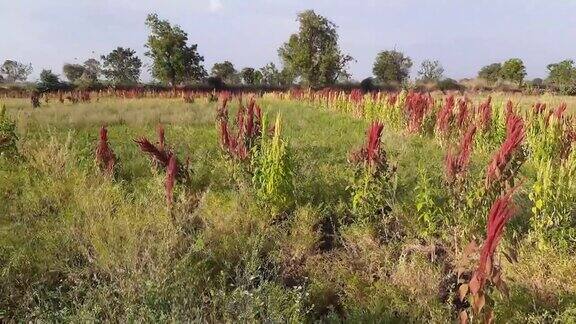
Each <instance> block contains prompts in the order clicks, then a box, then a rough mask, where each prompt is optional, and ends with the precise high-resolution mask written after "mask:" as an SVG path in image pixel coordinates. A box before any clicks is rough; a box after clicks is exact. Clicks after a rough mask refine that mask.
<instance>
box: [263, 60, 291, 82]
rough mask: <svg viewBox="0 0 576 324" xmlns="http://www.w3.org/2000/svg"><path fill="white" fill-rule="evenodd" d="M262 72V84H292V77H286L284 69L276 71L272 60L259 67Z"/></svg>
mask: <svg viewBox="0 0 576 324" xmlns="http://www.w3.org/2000/svg"><path fill="white" fill-rule="evenodd" d="M260 73H261V74H262V84H265V85H268V86H280V85H289V84H292V81H293V80H292V79H286V78H285V77H286V76H287V75H286V74H287V73H285V72H284V71H278V68H277V67H276V65H275V64H274V63H272V62H270V63H268V64H266V66H264V67H262V68H261V69H260Z"/></svg>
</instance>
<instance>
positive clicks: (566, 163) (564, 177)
mask: <svg viewBox="0 0 576 324" xmlns="http://www.w3.org/2000/svg"><path fill="white" fill-rule="evenodd" d="M575 179H576V145H573V146H572V149H571V152H570V154H569V155H568V157H566V158H565V159H562V160H561V161H560V162H555V161H552V160H548V161H543V162H541V163H539V164H538V165H537V173H536V181H535V183H534V185H533V186H532V191H531V192H530V194H529V197H530V200H531V201H532V203H533V204H534V206H533V207H532V213H533V217H531V218H530V224H531V227H532V233H531V236H532V237H533V239H534V240H536V241H537V243H538V246H539V247H540V248H543V247H546V246H550V245H551V244H552V245H556V246H560V247H563V248H566V247H568V248H570V249H573V247H574V246H576V241H575V239H574V238H575V237H576V220H575V219H574V213H575V212H576V181H575Z"/></svg>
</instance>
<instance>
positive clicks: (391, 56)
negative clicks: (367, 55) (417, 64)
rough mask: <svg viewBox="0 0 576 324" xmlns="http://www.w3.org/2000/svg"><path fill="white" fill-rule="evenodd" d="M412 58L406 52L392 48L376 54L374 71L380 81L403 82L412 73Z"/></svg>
mask: <svg viewBox="0 0 576 324" xmlns="http://www.w3.org/2000/svg"><path fill="white" fill-rule="evenodd" d="M411 67H412V60H411V59H410V58H409V57H408V56H404V53H402V52H399V51H396V50H392V51H382V52H380V53H378V55H377V56H376V61H374V66H373V67H372V73H374V75H375V76H376V78H378V80H379V81H380V82H397V83H403V82H404V81H406V80H407V79H408V76H409V75H410V68H411Z"/></svg>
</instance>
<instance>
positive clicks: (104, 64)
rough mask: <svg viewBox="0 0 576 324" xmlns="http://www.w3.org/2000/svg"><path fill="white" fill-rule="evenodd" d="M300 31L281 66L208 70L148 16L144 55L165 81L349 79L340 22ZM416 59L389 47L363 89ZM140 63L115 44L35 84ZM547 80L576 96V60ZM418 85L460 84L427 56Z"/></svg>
mask: <svg viewBox="0 0 576 324" xmlns="http://www.w3.org/2000/svg"><path fill="white" fill-rule="evenodd" d="M297 21H298V22H299V29H298V32H296V33H294V34H292V35H290V37H289V38H288V40H287V41H286V42H285V43H284V44H283V45H282V46H281V47H280V48H279V49H278V56H279V58H280V61H281V66H280V67H277V66H276V65H275V64H274V63H272V62H270V63H268V64H266V65H265V66H263V67H261V68H254V67H244V68H242V69H240V70H237V69H236V67H235V66H234V64H233V63H232V62H230V61H224V62H220V63H215V64H214V65H213V66H212V68H211V69H210V73H208V72H207V71H206V69H205V67H204V57H203V56H202V55H200V54H199V52H198V45H197V44H189V43H190V42H189V39H188V34H187V33H186V32H185V31H184V30H182V28H180V26H178V25H173V24H171V23H170V22H169V21H167V20H163V19H160V18H159V17H158V15H156V14H149V15H148V16H147V18H146V21H145V25H146V27H147V28H148V30H149V36H148V40H147V43H146V45H145V47H146V52H145V56H146V57H148V58H149V59H150V60H151V65H150V66H149V71H150V73H151V75H152V77H153V78H154V80H155V82H157V83H159V84H161V85H165V86H171V87H175V86H179V85H192V84H205V85H208V86H210V87H213V88H218V87H223V86H224V85H226V84H228V85H238V84H242V85H256V86H258V85H264V86H280V87H286V86H290V85H293V84H303V85H307V86H311V87H325V86H332V85H335V84H338V83H347V82H350V74H349V73H348V64H349V63H350V62H351V61H353V60H354V59H353V57H352V56H350V55H348V54H346V53H343V52H342V50H341V49H340V46H339V44H338V33H337V28H338V27H337V26H336V24H334V23H333V22H332V21H330V20H328V19H327V18H326V17H323V16H321V15H319V14H317V13H315V12H314V11H313V10H307V11H304V12H301V13H299V14H298V16H297ZM412 66H413V62H412V59H411V58H410V57H408V56H407V55H405V54H404V53H402V52H401V51H399V50H396V49H393V50H385V51H381V52H379V53H378V54H377V55H376V59H375V61H374V64H373V68H372V73H373V75H374V77H369V78H366V79H364V80H363V81H362V82H361V86H362V87H364V88H375V87H378V86H382V85H393V86H404V85H406V84H407V83H408V82H409V81H410V70H411V68H412ZM142 67H143V63H142V60H141V59H140V58H139V57H138V56H137V55H136V52H135V51H134V50H133V49H130V48H124V47H117V48H116V49H114V50H113V51H111V52H110V53H108V54H107V55H102V56H100V57H99V58H90V59H88V60H86V61H85V62H84V63H83V64H70V63H66V64H64V66H63V68H62V72H63V75H64V77H65V78H66V80H67V82H63V81H61V80H60V77H59V76H58V75H56V74H55V73H53V72H52V71H51V70H42V72H41V73H40V79H39V81H38V83H37V88H38V89H39V90H40V91H45V90H54V89H57V88H59V87H62V86H63V85H67V86H74V87H78V88H90V87H94V86H95V85H111V86H133V85H136V84H139V82H140V74H141V71H142ZM547 68H548V77H547V78H546V79H545V80H542V79H535V80H532V81H531V82H529V83H530V84H531V85H532V86H536V87H544V86H546V87H549V88H552V89H554V90H557V91H559V92H561V93H564V94H576V66H575V65H574V61H573V60H564V61H561V62H559V63H553V64H550V65H548V67H547ZM31 73H32V65H31V64H24V63H20V62H17V61H15V60H6V61H5V62H4V63H3V64H2V65H1V66H0V83H17V82H24V81H26V80H27V78H28V77H29V75H30V74H31ZM417 76H418V77H417V79H416V80H415V81H416V82H417V83H422V84H426V83H439V82H448V83H450V82H453V83H456V81H454V80H451V79H448V78H445V76H444V68H443V66H442V64H441V63H440V62H439V61H437V60H424V61H423V62H422V63H421V65H420V67H419V69H418V71H417ZM478 78H479V79H482V80H485V81H486V82H487V83H488V84H497V83H498V82H510V83H514V84H516V85H518V86H522V85H524V84H525V78H526V68H525V66H524V62H523V61H522V60H521V59H519V58H511V59H509V60H506V61H504V62H497V63H493V64H489V65H487V66H484V67H482V68H481V69H480V71H479V72H478Z"/></svg>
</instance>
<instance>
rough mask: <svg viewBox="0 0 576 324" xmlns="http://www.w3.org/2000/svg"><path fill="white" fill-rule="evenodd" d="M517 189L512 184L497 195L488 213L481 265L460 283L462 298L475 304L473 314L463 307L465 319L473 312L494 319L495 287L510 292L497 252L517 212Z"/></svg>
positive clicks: (463, 319) (491, 320)
mask: <svg viewBox="0 0 576 324" xmlns="http://www.w3.org/2000/svg"><path fill="white" fill-rule="evenodd" d="M514 190H515V188H512V189H510V190H509V191H508V192H506V193H504V194H503V195H501V196H500V197H499V198H497V199H496V200H495V201H494V203H493V204H492V207H491V208H490V212H489V213H488V220H487V225H486V239H485V240H484V243H483V244H482V248H481V250H480V258H479V260H478V263H477V266H476V268H475V270H474V271H473V273H472V277H471V279H470V281H469V282H468V283H464V284H462V285H460V287H459V291H458V292H459V299H460V301H463V300H464V299H466V298H467V299H468V301H469V303H470V305H471V308H472V312H471V313H470V314H468V312H467V311H466V310H465V309H462V310H460V314H459V318H460V322H461V323H467V322H468V319H469V315H470V316H471V317H472V318H473V319H480V320H482V319H481V317H482V316H483V321H485V322H487V323H491V322H493V320H494V312H493V310H492V308H493V306H494V305H493V300H492V299H491V298H490V294H491V292H492V291H493V288H496V289H497V290H499V291H500V292H501V293H502V294H504V295H505V296H507V295H508V287H507V285H506V283H505V282H504V280H503V279H502V270H501V265H500V264H499V263H498V262H497V260H496V259H495V257H494V256H495V253H496V249H497V248H498V244H499V243H500V240H501V238H502V234H503V232H504V228H505V227H506V224H507V223H508V221H510V219H512V217H513V216H514V207H513V202H512V194H513V192H514ZM469 252H470V251H469ZM467 257H470V256H467ZM507 258H509V259H512V258H511V257H510V256H507ZM487 304H488V306H487Z"/></svg>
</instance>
